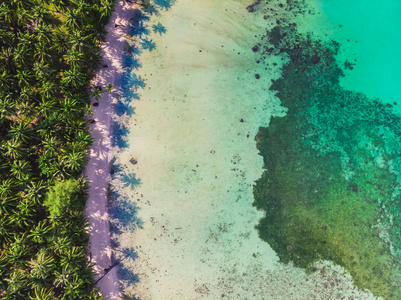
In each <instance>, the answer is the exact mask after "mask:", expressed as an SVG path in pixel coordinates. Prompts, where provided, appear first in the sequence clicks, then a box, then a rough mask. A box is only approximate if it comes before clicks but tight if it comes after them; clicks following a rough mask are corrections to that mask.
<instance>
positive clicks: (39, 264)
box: [29, 248, 54, 283]
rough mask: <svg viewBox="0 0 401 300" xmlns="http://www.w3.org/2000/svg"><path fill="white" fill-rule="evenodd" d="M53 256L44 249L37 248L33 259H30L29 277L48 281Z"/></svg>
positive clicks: (39, 280)
mask: <svg viewBox="0 0 401 300" xmlns="http://www.w3.org/2000/svg"><path fill="white" fill-rule="evenodd" d="M53 265H54V258H53V256H51V255H49V254H48V253H47V252H46V249H44V248H42V249H40V250H39V252H38V254H37V255H36V257H35V259H31V260H30V262H29V266H30V267H31V273H30V277H31V280H32V279H34V282H35V281H36V282H48V283H50V280H51V278H50V274H51V271H52V269H53Z"/></svg>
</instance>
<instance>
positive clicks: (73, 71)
mask: <svg viewBox="0 0 401 300" xmlns="http://www.w3.org/2000/svg"><path fill="white" fill-rule="evenodd" d="M84 82H85V74H84V73H82V72H80V71H79V70H78V68H76V67H73V66H72V67H71V68H70V69H69V70H67V71H65V72H64V74H63V78H62V80H61V84H62V85H63V86H65V87H66V88H72V89H77V90H78V89H79V88H81V87H82V86H83V84H84Z"/></svg>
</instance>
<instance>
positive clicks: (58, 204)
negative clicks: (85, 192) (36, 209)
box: [43, 179, 80, 218]
mask: <svg viewBox="0 0 401 300" xmlns="http://www.w3.org/2000/svg"><path fill="white" fill-rule="evenodd" d="M79 191H80V185H79V183H78V182H77V180H75V179H69V180H67V181H57V182H56V184H55V185H54V186H52V187H50V188H49V192H48V193H47V196H46V200H45V201H44V202H43V205H44V206H46V207H47V208H48V209H49V212H50V217H51V218H57V217H58V216H61V215H62V214H64V213H65V212H66V210H67V209H68V207H69V206H70V205H71V204H73V202H74V200H75V199H76V198H77V196H78V193H79Z"/></svg>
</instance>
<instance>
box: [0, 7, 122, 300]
mask: <svg viewBox="0 0 401 300" xmlns="http://www.w3.org/2000/svg"><path fill="white" fill-rule="evenodd" d="M113 6H114V1H113V0H85V1H84V0H71V1H66V0H9V1H2V3H1V4H0V37H1V39H0V298H2V299H41V300H44V299H101V298H102V296H101V295H100V294H99V292H98V290H97V288H96V287H95V284H94V273H93V268H92V267H93V266H92V264H91V263H90V261H89V260H88V255H87V250H86V249H87V244H88V241H89V236H88V233H87V226H88V224H87V220H86V217H85V215H84V212H83V211H84V207H85V202H86V199H87V189H88V182H87V181H86V179H85V178H84V177H82V176H81V173H82V170H83V168H84V167H85V164H86V162H87V154H88V150H89V146H90V144H91V142H92V137H91V135H90V134H89V132H88V124H89V120H88V116H90V106H89V97H90V92H91V89H92V88H91V87H90V84H89V83H90V80H91V78H92V77H93V74H94V71H95V70H96V68H97V67H98V66H99V63H100V61H101V57H100V47H99V42H100V41H102V40H104V38H105V35H106V31H105V29H104V26H105V25H106V24H107V22H108V20H109V18H110V16H111V12H112V10H113ZM94 92H95V93H96V90H95V91H94ZM92 94H93V92H92Z"/></svg>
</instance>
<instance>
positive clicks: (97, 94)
mask: <svg viewBox="0 0 401 300" xmlns="http://www.w3.org/2000/svg"><path fill="white" fill-rule="evenodd" d="M103 93H104V91H102V90H100V87H98V86H97V87H95V89H94V90H93V91H92V92H91V94H92V97H95V99H96V100H99V99H100V98H101V96H100V95H101V94H103Z"/></svg>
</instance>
